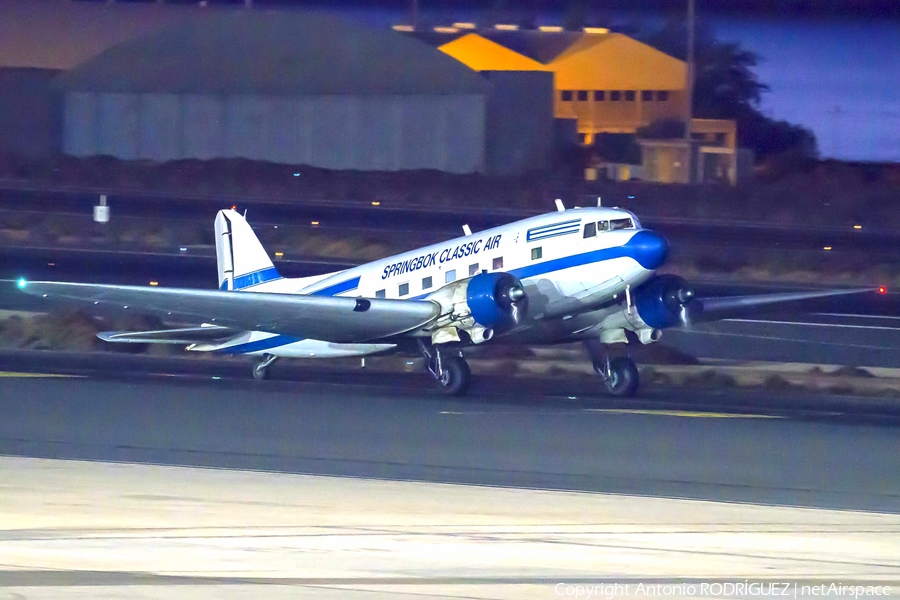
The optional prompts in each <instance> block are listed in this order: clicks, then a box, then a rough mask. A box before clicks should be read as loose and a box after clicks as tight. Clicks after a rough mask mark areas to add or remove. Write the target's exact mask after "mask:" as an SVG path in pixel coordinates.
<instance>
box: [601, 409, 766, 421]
mask: <svg viewBox="0 0 900 600" xmlns="http://www.w3.org/2000/svg"><path fill="white" fill-rule="evenodd" d="M585 410H586V411H587V412H602V413H611V414H622V415H659V416H662V417H684V418H691V419H783V418H784V417H781V416H778V415H757V414H739V413H717V412H701V411H691V410H653V409H649V408H644V409H641V408H586V409H585Z"/></svg>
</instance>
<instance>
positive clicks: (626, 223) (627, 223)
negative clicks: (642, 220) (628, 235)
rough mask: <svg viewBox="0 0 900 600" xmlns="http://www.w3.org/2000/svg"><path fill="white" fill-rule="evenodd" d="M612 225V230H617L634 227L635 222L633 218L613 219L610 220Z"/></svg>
mask: <svg viewBox="0 0 900 600" xmlns="http://www.w3.org/2000/svg"><path fill="white" fill-rule="evenodd" d="M609 224H610V225H611V226H612V230H613V231H615V230H617V229H634V222H633V221H632V220H631V219H627V218H626V219H613V220H612V221H610V222H609Z"/></svg>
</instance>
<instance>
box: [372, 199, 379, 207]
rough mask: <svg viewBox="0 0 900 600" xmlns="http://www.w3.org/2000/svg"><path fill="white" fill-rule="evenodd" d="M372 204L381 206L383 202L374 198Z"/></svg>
mask: <svg viewBox="0 0 900 600" xmlns="http://www.w3.org/2000/svg"><path fill="white" fill-rule="evenodd" d="M372 206H381V202H379V201H378V200H374V201H373V202H372Z"/></svg>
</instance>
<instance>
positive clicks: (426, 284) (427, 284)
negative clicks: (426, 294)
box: [422, 276, 431, 290]
mask: <svg viewBox="0 0 900 600" xmlns="http://www.w3.org/2000/svg"><path fill="white" fill-rule="evenodd" d="M430 287H431V277H430V276H429V277H423V278H422V289H423V290H427V289H429V288H430Z"/></svg>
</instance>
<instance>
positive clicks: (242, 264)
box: [215, 210, 281, 290]
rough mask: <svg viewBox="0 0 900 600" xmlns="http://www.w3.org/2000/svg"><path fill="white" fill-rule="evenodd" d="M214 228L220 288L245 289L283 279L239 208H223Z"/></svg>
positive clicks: (217, 216)
mask: <svg viewBox="0 0 900 600" xmlns="http://www.w3.org/2000/svg"><path fill="white" fill-rule="evenodd" d="M215 230H216V265H217V267H218V274H219V289H220V290H243V289H247V288H250V287H253V286H256V285H259V284H261V283H265V282H267V281H273V280H275V279H281V275H279V274H278V271H277V270H276V269H275V266H274V265H273V264H272V260H271V259H270V258H269V255H268V254H267V253H266V250H265V248H263V246H262V244H260V243H259V239H258V238H257V237H256V234H255V233H254V232H253V228H252V227H250V224H249V223H247V221H246V219H244V217H242V216H241V215H240V214H238V213H237V212H236V211H233V210H220V211H219V214H217V215H216V222H215Z"/></svg>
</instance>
